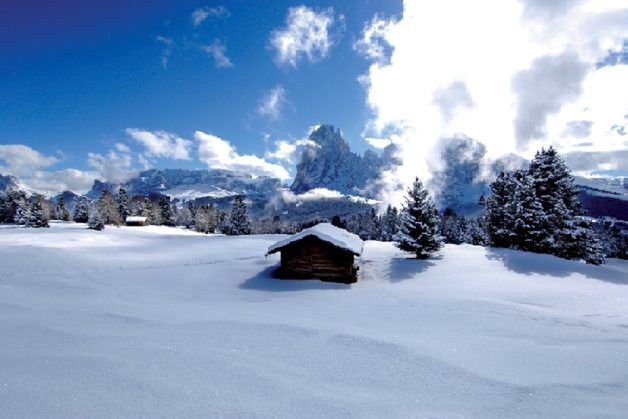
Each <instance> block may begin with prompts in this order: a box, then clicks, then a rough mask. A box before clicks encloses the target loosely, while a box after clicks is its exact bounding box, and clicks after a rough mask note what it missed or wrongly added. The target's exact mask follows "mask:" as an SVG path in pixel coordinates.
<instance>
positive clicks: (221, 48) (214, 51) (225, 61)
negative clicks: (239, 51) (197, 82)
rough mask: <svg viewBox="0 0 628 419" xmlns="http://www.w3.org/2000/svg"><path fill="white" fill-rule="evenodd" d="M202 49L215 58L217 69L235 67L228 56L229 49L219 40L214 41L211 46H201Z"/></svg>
mask: <svg viewBox="0 0 628 419" xmlns="http://www.w3.org/2000/svg"><path fill="white" fill-rule="evenodd" d="M200 48H201V50H203V51H204V52H205V53H206V54H207V55H209V56H210V57H211V58H213V60H214V65H215V66H216V68H229V67H233V63H232V62H231V59H230V58H229V57H228V56H227V47H226V46H225V45H224V44H223V43H222V42H220V41H219V40H218V39H214V41H213V42H212V43H211V44H209V45H201V47H200Z"/></svg>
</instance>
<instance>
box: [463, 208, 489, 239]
mask: <svg viewBox="0 0 628 419" xmlns="http://www.w3.org/2000/svg"><path fill="white" fill-rule="evenodd" d="M464 242H465V243H469V244H474V245H476V246H487V245H488V244H489V243H490V239H489V236H488V232H487V222H486V217H485V216H484V215H482V216H479V217H477V218H472V219H468V220H467V235H466V237H465V241H464Z"/></svg>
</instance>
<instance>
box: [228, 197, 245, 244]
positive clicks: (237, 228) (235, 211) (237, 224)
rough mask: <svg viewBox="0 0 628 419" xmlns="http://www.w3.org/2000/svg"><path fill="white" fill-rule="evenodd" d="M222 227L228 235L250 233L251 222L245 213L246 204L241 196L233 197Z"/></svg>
mask: <svg viewBox="0 0 628 419" xmlns="http://www.w3.org/2000/svg"><path fill="white" fill-rule="evenodd" d="M224 228H225V231H224V233H225V234H228V235H230V236H239V235H242V234H251V222H250V221H249V219H248V216H247V214H246V204H245V203H244V200H243V199H242V197H241V196H236V197H235V199H234V201H233V206H232V208H231V214H229V218H228V220H227V221H226V223H225V227H224Z"/></svg>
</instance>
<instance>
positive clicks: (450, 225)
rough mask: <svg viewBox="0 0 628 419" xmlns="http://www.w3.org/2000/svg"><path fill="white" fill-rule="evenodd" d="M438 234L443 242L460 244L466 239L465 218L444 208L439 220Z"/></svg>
mask: <svg viewBox="0 0 628 419" xmlns="http://www.w3.org/2000/svg"><path fill="white" fill-rule="evenodd" d="M440 235H441V236H443V240H444V241H445V243H452V244H461V243H465V242H466V240H467V220H466V219H465V218H464V217H463V216H458V215H457V214H456V212H455V211H454V210H452V209H451V208H446V209H445V211H444V212H443V216H442V217H441V222H440Z"/></svg>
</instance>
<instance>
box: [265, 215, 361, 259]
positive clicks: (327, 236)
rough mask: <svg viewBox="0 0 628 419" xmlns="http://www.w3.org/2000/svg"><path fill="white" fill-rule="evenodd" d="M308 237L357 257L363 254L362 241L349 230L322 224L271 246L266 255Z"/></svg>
mask: <svg viewBox="0 0 628 419" xmlns="http://www.w3.org/2000/svg"><path fill="white" fill-rule="evenodd" d="M308 236H314V237H317V238H319V239H321V240H322V241H324V242H327V243H330V244H333V245H334V246H336V247H340V248H342V249H346V250H348V251H350V252H351V253H353V254H354V255H357V256H360V255H361V254H362V249H363V247H364V242H363V241H362V239H361V238H360V237H358V236H356V235H355V234H352V233H349V232H348V231H347V230H344V229H342V228H338V227H336V226H333V225H331V224H329V223H320V224H317V225H315V226H314V227H310V228H306V229H305V230H303V231H301V232H299V233H297V234H295V235H293V236H291V237H288V238H287V239H285V240H280V241H278V242H277V243H275V244H273V245H271V246H269V247H268V251H267V252H266V255H270V254H272V253H275V252H277V251H279V249H281V248H282V247H284V246H286V245H288V244H290V243H293V242H295V241H299V240H301V239H303V238H305V237H308Z"/></svg>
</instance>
